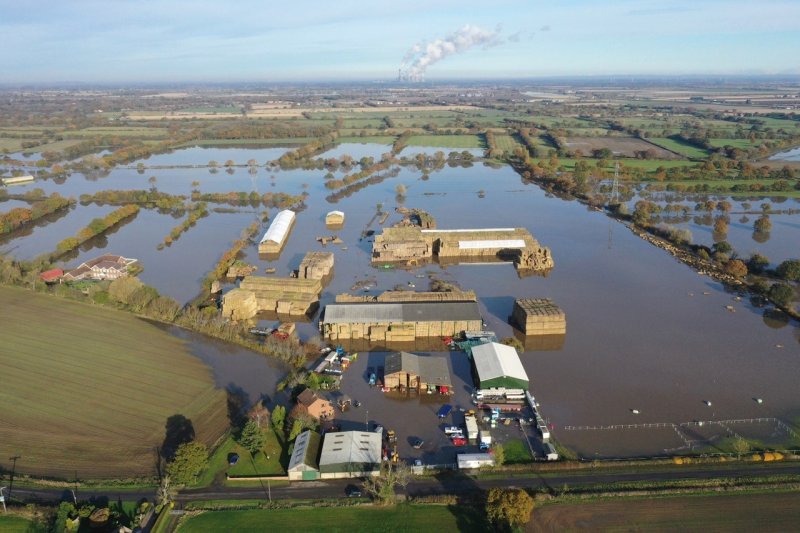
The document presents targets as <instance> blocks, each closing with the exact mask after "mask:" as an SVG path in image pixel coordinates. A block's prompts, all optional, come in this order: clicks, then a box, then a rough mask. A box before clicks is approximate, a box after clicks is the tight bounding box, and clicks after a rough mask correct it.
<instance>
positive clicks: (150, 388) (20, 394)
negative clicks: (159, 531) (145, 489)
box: [0, 287, 228, 479]
mask: <svg viewBox="0 0 800 533" xmlns="http://www.w3.org/2000/svg"><path fill="white" fill-rule="evenodd" d="M0 301H2V302H3V305H2V306H1V307H0V324H2V325H3V326H2V330H3V334H2V338H3V341H2V343H0V367H1V368H2V369H3V373H2V376H3V386H2V387H0V403H2V404H3V405H6V406H13V409H2V410H0V466H3V467H5V468H10V466H11V465H9V464H8V462H7V460H6V458H7V457H10V456H13V455H20V456H21V458H20V459H19V460H18V461H17V471H18V472H23V473H31V474H41V475H49V476H60V477H65V478H69V479H72V478H73V477H74V476H75V475H76V473H77V476H78V478H79V479H92V478H110V477H113V478H125V477H131V476H149V475H152V474H153V473H154V465H155V460H154V455H153V451H154V449H155V448H156V447H157V446H160V445H161V444H162V442H163V440H164V436H165V424H166V422H167V419H168V418H170V417H171V416H173V415H183V416H185V417H186V418H188V419H189V420H191V422H192V424H193V426H194V431H195V433H196V436H197V439H198V440H201V441H203V442H206V443H207V444H211V443H213V442H214V441H216V439H217V438H218V437H219V436H220V435H221V434H222V433H223V432H224V431H225V429H226V428H227V426H228V419H227V406H226V395H225V393H224V391H222V390H219V389H217V388H215V386H214V380H213V377H212V375H211V371H210V369H209V368H208V367H206V366H205V365H204V364H203V363H202V362H201V361H200V360H199V359H197V358H195V357H194V356H192V355H191V354H190V353H189V351H188V348H187V347H186V345H185V343H184V342H183V341H181V340H179V339H177V338H176V337H173V336H172V335H169V334H168V333H166V332H164V331H162V330H161V329H160V328H158V327H156V326H153V325H151V324H149V323H147V322H145V321H143V320H140V319H138V318H136V317H134V316H133V315H130V314H128V313H124V312H121V311H115V310H113V309H108V308H102V307H96V306H92V305H89V304H83V303H80V302H74V301H69V300H63V299H60V298H57V297H53V296H48V295H43V294H37V293H33V292H30V291H27V290H24V289H20V288H15V287H0Z"/></svg>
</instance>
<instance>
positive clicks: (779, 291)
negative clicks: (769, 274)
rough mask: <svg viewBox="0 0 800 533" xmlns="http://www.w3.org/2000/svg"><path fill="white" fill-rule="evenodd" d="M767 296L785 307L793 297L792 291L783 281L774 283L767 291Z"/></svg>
mask: <svg viewBox="0 0 800 533" xmlns="http://www.w3.org/2000/svg"><path fill="white" fill-rule="evenodd" d="M767 297H768V298H769V299H770V300H772V301H773V302H775V303H776V304H778V305H779V306H781V307H786V306H788V305H789V303H791V301H792V299H793V298H794V291H793V290H792V288H791V287H790V286H788V285H786V284H785V283H776V284H775V285H773V286H772V287H770V288H769V291H767Z"/></svg>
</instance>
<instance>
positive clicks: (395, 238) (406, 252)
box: [372, 228, 433, 262]
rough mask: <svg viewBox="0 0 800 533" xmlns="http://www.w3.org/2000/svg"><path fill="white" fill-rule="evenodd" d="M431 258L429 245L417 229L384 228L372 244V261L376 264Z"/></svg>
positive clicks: (431, 252) (431, 253) (431, 250)
mask: <svg viewBox="0 0 800 533" xmlns="http://www.w3.org/2000/svg"><path fill="white" fill-rule="evenodd" d="M431 257H433V248H432V246H431V243H430V242H428V241H426V239H425V238H424V237H423V236H422V233H421V232H420V230H419V228H386V229H384V230H383V233H382V234H381V235H376V236H375V242H373V243H372V260H373V261H377V262H395V261H410V260H417V261H419V260H422V259H430V258H431Z"/></svg>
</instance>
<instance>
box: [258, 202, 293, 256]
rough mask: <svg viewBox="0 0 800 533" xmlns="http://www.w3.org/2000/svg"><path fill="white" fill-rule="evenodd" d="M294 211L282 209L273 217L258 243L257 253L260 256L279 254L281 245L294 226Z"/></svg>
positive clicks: (284, 242)
mask: <svg viewBox="0 0 800 533" xmlns="http://www.w3.org/2000/svg"><path fill="white" fill-rule="evenodd" d="M294 218H295V215H294V211H290V210H289V209H284V210H283V211H281V212H280V213H278V214H277V215H276V216H275V219H274V220H273V221H272V223H271V224H270V225H269V228H268V229H267V232H266V233H265V234H264V237H263V238H262V239H261V242H259V243H258V253H260V254H280V253H281V250H282V249H283V245H284V244H286V240H287V239H288V238H289V232H290V231H291V230H292V226H294Z"/></svg>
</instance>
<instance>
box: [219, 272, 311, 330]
mask: <svg viewBox="0 0 800 533" xmlns="http://www.w3.org/2000/svg"><path fill="white" fill-rule="evenodd" d="M321 292H322V283H320V281H319V280H317V279H297V278H268V277H263V276H247V277H246V278H244V279H243V280H242V282H241V283H240V284H239V288H238V289H232V290H231V291H229V292H228V293H227V294H225V296H224V298H223V300H222V316H224V317H226V318H230V319H232V320H245V319H248V318H252V317H254V316H256V314H258V313H259V312H261V311H269V312H275V313H278V314H280V315H290V316H301V315H304V314H306V313H308V312H309V311H311V310H312V309H314V308H316V304H317V302H319V294H320V293H321Z"/></svg>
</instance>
